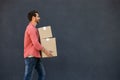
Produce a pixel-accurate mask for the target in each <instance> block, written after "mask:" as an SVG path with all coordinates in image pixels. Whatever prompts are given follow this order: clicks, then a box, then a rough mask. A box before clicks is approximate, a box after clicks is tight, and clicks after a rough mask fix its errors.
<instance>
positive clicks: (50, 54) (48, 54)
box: [42, 48, 53, 57]
mask: <svg viewBox="0 0 120 80" xmlns="http://www.w3.org/2000/svg"><path fill="white" fill-rule="evenodd" d="M42 51H43V52H44V53H45V54H46V55H47V56H48V57H53V55H52V53H53V51H49V50H46V49H45V48H43V49H42Z"/></svg>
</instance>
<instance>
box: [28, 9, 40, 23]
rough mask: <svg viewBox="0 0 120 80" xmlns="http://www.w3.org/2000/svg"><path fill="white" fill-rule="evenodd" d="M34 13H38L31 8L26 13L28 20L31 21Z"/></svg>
mask: <svg viewBox="0 0 120 80" xmlns="http://www.w3.org/2000/svg"><path fill="white" fill-rule="evenodd" d="M35 13H39V12H38V11H37V10H32V11H30V12H29V13H28V15H27V17H28V20H29V21H31V20H32V17H33V16H34V17H36V14H35Z"/></svg>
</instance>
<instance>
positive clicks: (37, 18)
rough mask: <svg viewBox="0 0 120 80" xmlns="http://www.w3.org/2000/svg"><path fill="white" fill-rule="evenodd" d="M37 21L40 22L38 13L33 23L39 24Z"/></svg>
mask: <svg viewBox="0 0 120 80" xmlns="http://www.w3.org/2000/svg"><path fill="white" fill-rule="evenodd" d="M39 21H40V16H39V14H38V13H36V17H35V22H36V23H39Z"/></svg>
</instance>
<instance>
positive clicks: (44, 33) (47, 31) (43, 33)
mask: <svg viewBox="0 0 120 80" xmlns="http://www.w3.org/2000/svg"><path fill="white" fill-rule="evenodd" d="M38 31H39V35H40V39H44V38H49V37H53V35H52V31H51V26H44V27H40V28H38Z"/></svg>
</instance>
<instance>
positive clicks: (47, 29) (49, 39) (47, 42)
mask: <svg viewBox="0 0 120 80" xmlns="http://www.w3.org/2000/svg"><path fill="white" fill-rule="evenodd" d="M38 31H39V35H40V41H41V45H42V46H44V47H45V48H46V49H47V50H50V51H52V55H53V57H55V56H57V48H56V38H54V37H53V35H52V30H51V26H44V27H40V28H38ZM42 57H43V58H46V57H48V56H47V55H46V54H45V53H44V52H42Z"/></svg>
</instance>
